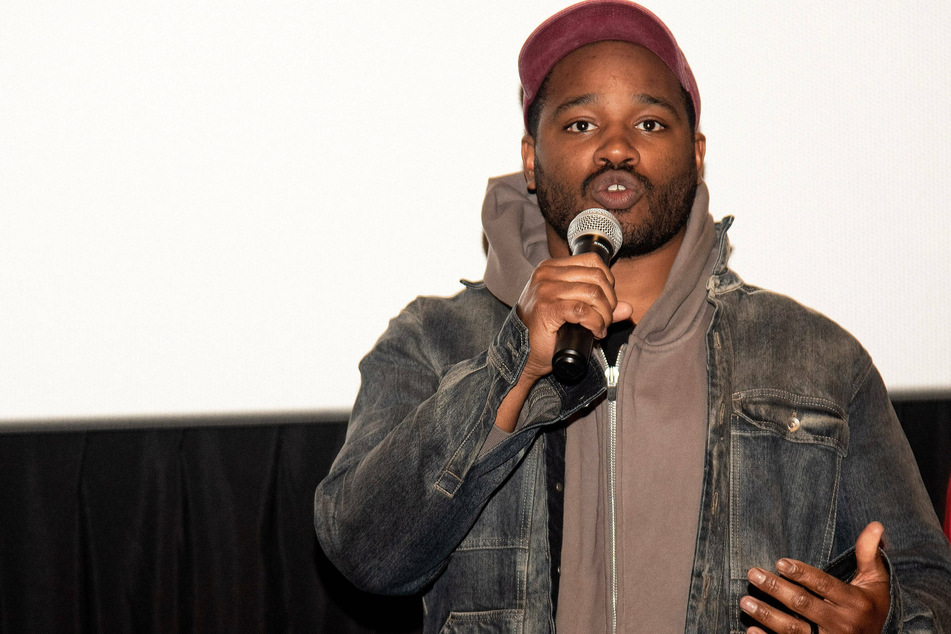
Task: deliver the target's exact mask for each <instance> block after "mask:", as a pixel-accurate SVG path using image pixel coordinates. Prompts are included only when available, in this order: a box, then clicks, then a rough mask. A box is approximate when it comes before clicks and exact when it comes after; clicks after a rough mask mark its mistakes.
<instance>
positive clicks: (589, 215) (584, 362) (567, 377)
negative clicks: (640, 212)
mask: <svg viewBox="0 0 951 634" xmlns="http://www.w3.org/2000/svg"><path fill="white" fill-rule="evenodd" d="M622 240H623V234H622V232H621V224H620V223H619V222H618V220H617V218H615V217H614V215H613V214H612V213H611V212H609V211H607V210H604V209H598V208H591V209H585V210H584V211H582V212H581V213H580V214H578V215H577V216H575V219H574V220H572V221H571V224H570V225H568V248H569V249H571V254H572V255H579V254H581V253H597V254H598V255H599V256H600V257H601V260H602V261H603V262H604V264H605V266H609V265H610V264H611V258H613V257H614V254H615V253H617V252H618V249H620V248H621V243H622ZM592 345H594V335H592V334H591V331H590V330H588V329H587V328H585V327H584V326H582V325H580V324H575V323H570V322H566V323H564V324H562V325H561V327H560V328H559V329H558V336H557V339H556V340H555V352H554V355H552V360H551V365H552V371H553V372H554V374H555V378H557V379H558V380H559V381H561V382H562V383H576V382H577V381H580V380H581V378H582V377H584V375H585V372H586V371H587V369H588V357H590V356H591V347H592Z"/></svg>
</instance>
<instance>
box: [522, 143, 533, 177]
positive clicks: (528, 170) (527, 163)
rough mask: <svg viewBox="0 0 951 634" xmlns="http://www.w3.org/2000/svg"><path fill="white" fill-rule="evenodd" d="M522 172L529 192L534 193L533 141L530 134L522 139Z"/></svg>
mask: <svg viewBox="0 0 951 634" xmlns="http://www.w3.org/2000/svg"><path fill="white" fill-rule="evenodd" d="M522 172H523V173H524V174H525V184H526V185H527V186H528V189H529V191H535V139H533V138H532V136H531V135H530V134H526V135H525V136H523V137H522Z"/></svg>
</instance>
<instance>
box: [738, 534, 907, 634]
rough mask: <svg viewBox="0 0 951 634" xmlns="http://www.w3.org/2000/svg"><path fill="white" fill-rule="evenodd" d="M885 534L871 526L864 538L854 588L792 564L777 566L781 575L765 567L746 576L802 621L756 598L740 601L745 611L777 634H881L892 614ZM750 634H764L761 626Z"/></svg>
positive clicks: (786, 561)
mask: <svg viewBox="0 0 951 634" xmlns="http://www.w3.org/2000/svg"><path fill="white" fill-rule="evenodd" d="M884 532H885V527H884V526H882V525H881V524H880V523H879V522H872V523H871V524H869V525H868V526H866V527H865V529H864V530H863V531H862V533H861V534H860V535H859V538H858V540H857V541H856V542H855V558H856V564H857V572H856V575H855V577H854V578H853V579H852V580H851V581H850V582H849V583H845V582H843V581H840V580H838V579H836V578H835V577H833V576H831V575H828V574H826V573H824V572H822V571H821V570H819V569H817V568H813V567H812V566H808V565H806V564H804V563H802V562H801V561H796V560H793V559H780V560H779V561H778V562H776V569H777V570H778V571H779V573H780V574H781V575H782V576H778V575H775V574H772V573H770V572H767V571H765V570H763V569H761V568H753V569H751V570H750V571H749V573H748V574H747V577H748V578H749V580H750V582H751V583H752V584H753V585H754V586H756V587H757V588H759V589H760V590H762V591H763V592H765V593H766V594H768V595H770V596H771V597H773V598H775V599H777V600H778V601H779V602H780V603H782V604H783V605H785V606H786V607H788V608H789V609H790V611H792V612H794V613H796V614H797V615H799V616H800V617H802V618H797V617H796V616H792V615H790V614H787V613H785V612H783V611H781V610H777V609H776V608H774V607H772V606H769V605H767V604H765V603H763V602H762V601H758V600H757V599H754V598H753V597H751V596H745V597H743V598H742V599H740V608H741V609H742V610H743V611H744V612H746V613H747V614H749V615H750V616H752V617H753V618H754V619H756V620H757V621H759V622H760V623H761V624H763V625H765V626H766V627H768V628H770V629H771V630H773V631H775V632H783V633H790V634H792V633H794V632H802V633H803V634H809V633H810V632H851V633H855V632H876V633H877V632H881V631H882V626H883V625H884V624H885V619H886V618H887V616H888V609H889V579H888V570H887V569H886V568H885V563H884V562H883V561H882V554H881V552H880V551H879V544H880V543H881V539H882V535H883V533H884ZM792 582H795V583H792ZM807 589H808V590H807ZM803 619H805V620H803ZM746 631H747V634H765V633H764V632H763V630H761V629H760V628H758V627H751V628H749V629H747V630H746Z"/></svg>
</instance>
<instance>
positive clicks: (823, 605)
mask: <svg viewBox="0 0 951 634" xmlns="http://www.w3.org/2000/svg"><path fill="white" fill-rule="evenodd" d="M777 568H780V569H783V568H784V569H785V570H783V574H784V575H786V576H795V577H798V579H797V581H798V580H800V579H808V580H809V583H811V584H813V585H815V586H817V587H818V588H819V589H821V590H822V591H823V592H817V594H820V596H826V595H825V594H824V593H828V592H831V593H833V594H834V593H835V591H836V588H835V587H834V585H835V584H842V582H841V581H839V580H838V579H835V578H834V577H831V576H829V575H827V574H825V573H824V572H822V571H821V570H817V569H815V568H812V567H811V566H806V565H805V564H803V563H801V562H793V561H792V560H789V559H782V560H780V562H779V563H777ZM807 569H809V570H807ZM813 572H815V573H818V574H817V575H813ZM747 577H748V578H749V580H750V582H751V583H752V584H753V585H754V586H756V587H757V588H759V589H760V590H762V591H763V592H765V593H766V594H768V595H770V596H772V597H773V598H775V599H778V600H779V601H780V602H781V603H782V604H783V605H785V606H786V607H788V608H789V609H790V610H791V611H792V612H795V613H796V614H799V615H801V616H802V617H804V618H806V619H809V620H810V621H812V622H815V623H824V622H827V621H829V619H830V616H831V612H832V606H831V604H829V603H827V602H825V601H823V600H822V599H821V598H820V597H817V596H816V595H815V594H813V593H812V592H810V591H809V590H807V589H806V588H804V587H803V586H801V585H797V584H796V583H792V582H791V581H788V580H786V579H783V578H782V577H779V576H777V575H774V574H772V573H770V572H767V571H765V570H763V569H761V568H753V569H751V570H750V571H749V573H748V575H747ZM803 585H807V584H803ZM843 585H844V584H843ZM740 608H741V609H742V610H743V611H744V612H746V613H747V614H749V615H750V616H752V617H753V618H755V619H756V620H757V621H759V622H760V623H762V624H763V625H765V626H766V627H768V628H770V629H771V630H773V631H776V632H804V633H808V632H810V631H811V625H810V624H809V623H807V622H805V621H803V620H802V619H799V618H797V617H796V616H794V615H792V614H787V613H786V612H783V611H782V610H779V609H777V608H775V607H774V606H770V605H769V604H767V603H764V602H763V601H759V600H757V599H754V598H753V597H750V596H746V597H743V598H742V599H741V600H740Z"/></svg>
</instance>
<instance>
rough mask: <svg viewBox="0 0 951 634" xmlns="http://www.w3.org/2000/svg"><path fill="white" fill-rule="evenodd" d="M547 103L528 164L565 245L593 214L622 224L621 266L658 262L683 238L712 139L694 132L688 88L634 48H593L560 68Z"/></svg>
mask: <svg viewBox="0 0 951 634" xmlns="http://www.w3.org/2000/svg"><path fill="white" fill-rule="evenodd" d="M544 99H545V100H544V104H543V105H542V107H541V112H540V118H539V124H538V132H537V135H536V138H532V137H531V136H528V135H526V137H525V139H523V141H522V162H523V167H524V169H525V178H526V180H527V182H528V186H529V187H530V188H534V189H535V190H536V192H537V194H538V203H539V206H540V207H541V210H542V214H543V215H544V217H545V220H547V221H548V223H549V224H550V225H551V226H552V227H553V228H554V229H555V231H556V232H557V233H558V235H560V236H561V238H562V239H566V238H567V232H568V225H569V224H570V223H571V220H572V219H573V218H574V217H575V216H576V215H578V213H579V212H581V211H583V210H584V209H588V208H590V207H601V208H604V209H607V210H609V211H611V212H612V213H614V215H615V216H617V219H618V220H619V221H620V223H621V227H622V229H623V232H624V246H623V247H622V248H621V251H620V253H619V256H620V257H632V256H636V255H643V254H646V253H650V252H652V251H654V250H656V249H658V248H659V247H661V246H663V245H664V244H666V243H667V242H669V241H670V240H671V239H672V238H674V237H675V236H676V235H677V234H678V233H679V232H680V231H682V230H683V228H684V227H685V226H686V223H687V218H688V217H689V215H690V209H691V206H692V204H693V198H694V194H695V192H696V188H697V184H698V182H699V173H700V168H701V167H702V165H703V153H704V149H705V140H704V138H703V135H701V134H694V131H693V130H692V129H691V128H690V124H689V123H688V120H687V111H686V106H685V104H684V99H683V93H682V90H681V87H680V83H679V82H678V81H677V78H676V77H674V75H673V73H672V72H671V71H670V69H669V68H667V66H666V65H665V64H664V63H663V62H662V61H661V60H660V58H658V57H657V56H656V55H654V54H653V53H651V52H650V51H648V50H647V49H646V48H642V47H640V46H635V45H634V44H630V43H627V42H598V43H595V44H589V45H588V46H584V47H582V48H580V49H578V50H576V51H573V52H572V53H570V54H569V55H568V56H567V57H565V58H564V59H562V60H561V61H560V62H558V64H557V65H556V66H555V68H554V69H552V71H551V73H550V74H549V76H548V80H547V85H546V90H545V96H544Z"/></svg>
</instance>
